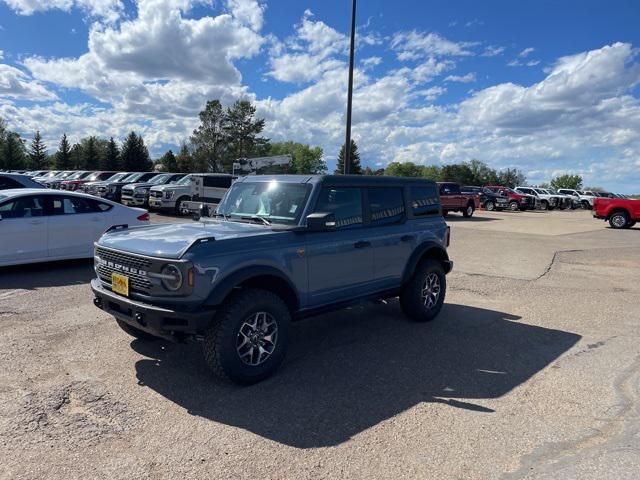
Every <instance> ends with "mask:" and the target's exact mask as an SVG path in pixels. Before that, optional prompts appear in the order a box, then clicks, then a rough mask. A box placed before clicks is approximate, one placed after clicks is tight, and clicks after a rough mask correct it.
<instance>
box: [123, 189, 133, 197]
mask: <svg viewBox="0 0 640 480" xmlns="http://www.w3.org/2000/svg"><path fill="white" fill-rule="evenodd" d="M122 195H123V196H127V197H133V188H127V187H124V188H123V189H122Z"/></svg>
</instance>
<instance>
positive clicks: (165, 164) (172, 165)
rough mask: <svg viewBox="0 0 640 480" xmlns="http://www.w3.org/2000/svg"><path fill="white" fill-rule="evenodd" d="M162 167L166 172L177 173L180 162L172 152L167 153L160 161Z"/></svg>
mask: <svg viewBox="0 0 640 480" xmlns="http://www.w3.org/2000/svg"><path fill="white" fill-rule="evenodd" d="M158 162H159V163H160V165H162V170H163V171H165V172H177V171H178V160H177V159H176V156H175V155H174V154H173V152H172V151H171V150H169V151H168V152H167V153H165V154H164V155H163V156H162V157H160V160H159V161H158Z"/></svg>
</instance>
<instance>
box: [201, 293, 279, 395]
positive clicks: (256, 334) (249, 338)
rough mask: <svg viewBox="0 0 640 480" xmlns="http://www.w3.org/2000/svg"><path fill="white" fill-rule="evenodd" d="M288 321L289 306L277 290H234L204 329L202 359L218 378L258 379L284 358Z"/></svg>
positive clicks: (275, 368)
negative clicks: (278, 294)
mask: <svg viewBox="0 0 640 480" xmlns="http://www.w3.org/2000/svg"><path fill="white" fill-rule="evenodd" d="M290 323H291V314H290V313H289V309H288V308H287V305H286V304H285V303H284V301H283V300H282V299H281V298H280V297H278V296H277V295H276V294H274V293H272V292H269V291H266V290H258V289H247V290H240V291H238V292H237V293H233V294H231V296H230V297H229V298H228V299H227V300H226V301H225V303H224V304H223V306H222V308H221V309H220V310H219V311H218V313H217V314H216V316H215V318H214V320H213V323H212V325H211V326H210V327H209V328H208V329H207V331H206V332H205V335H204V342H203V351H204V358H205V362H206V364H207V366H208V367H209V368H210V369H211V370H212V371H213V373H214V374H215V375H216V376H217V377H219V378H222V379H225V380H230V381H232V382H235V383H239V384H242V385H250V384H253V383H257V382H260V381H262V380H264V379H266V378H268V377H270V376H271V375H273V374H274V373H275V371H276V370H277V369H278V367H279V366H280V364H281V363H282V361H283V360H284V357H285V353H286V351H287V344H288V341H289V324H290Z"/></svg>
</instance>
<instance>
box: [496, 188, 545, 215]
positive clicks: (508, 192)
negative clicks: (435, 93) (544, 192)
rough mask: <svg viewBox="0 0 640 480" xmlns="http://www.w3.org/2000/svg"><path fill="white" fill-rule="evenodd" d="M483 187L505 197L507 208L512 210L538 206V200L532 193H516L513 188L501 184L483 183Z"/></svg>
mask: <svg viewBox="0 0 640 480" xmlns="http://www.w3.org/2000/svg"><path fill="white" fill-rule="evenodd" d="M485 187H486V188H488V189H489V190H491V191H492V192H495V193H497V194H499V195H502V196H505V197H507V202H509V203H508V205H509V210H511V211H512V212H515V211H518V210H522V211H524V210H535V209H536V207H537V206H538V205H537V203H538V201H537V199H536V197H534V196H533V195H523V194H522V193H518V192H516V191H515V190H512V189H510V188H508V187H503V186H501V185H485Z"/></svg>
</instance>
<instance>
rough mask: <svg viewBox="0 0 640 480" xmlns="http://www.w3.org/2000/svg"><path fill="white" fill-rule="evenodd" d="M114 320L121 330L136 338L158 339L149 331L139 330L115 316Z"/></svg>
mask: <svg viewBox="0 0 640 480" xmlns="http://www.w3.org/2000/svg"><path fill="white" fill-rule="evenodd" d="M114 318H115V317H114ZM115 320H116V323H117V324H118V326H119V327H120V328H121V329H122V330H124V331H125V332H127V333H128V334H129V335H131V336H132V337H134V338H137V339H138V340H157V339H158V337H155V336H153V335H151V334H150V333H147V332H145V331H144V330H140V329H139V328H136V327H132V326H131V325H129V324H128V323H126V322H123V321H122V320H120V319H118V318H116V319H115Z"/></svg>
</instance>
